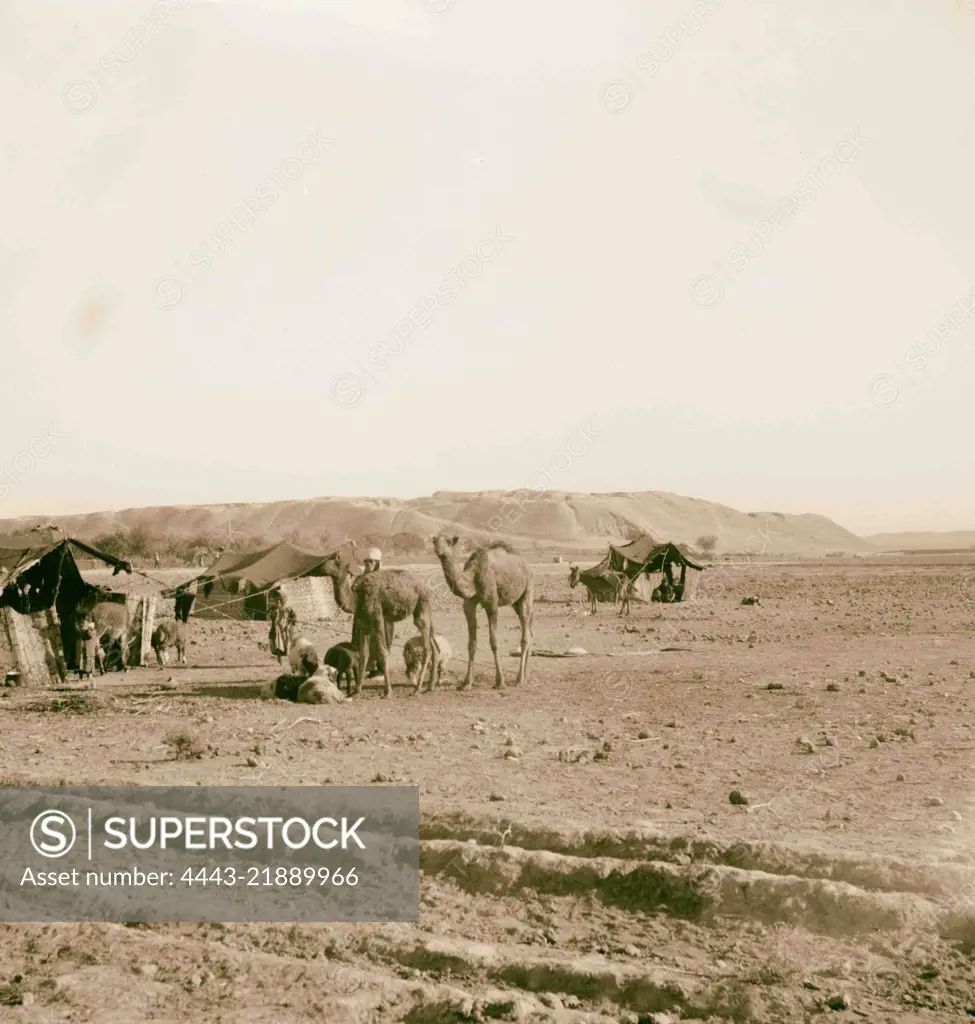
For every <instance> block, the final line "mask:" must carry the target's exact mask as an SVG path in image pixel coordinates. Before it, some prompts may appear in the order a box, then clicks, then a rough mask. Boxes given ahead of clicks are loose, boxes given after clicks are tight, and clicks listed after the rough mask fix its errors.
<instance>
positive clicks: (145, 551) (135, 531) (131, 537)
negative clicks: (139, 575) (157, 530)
mask: <svg viewBox="0 0 975 1024" xmlns="http://www.w3.org/2000/svg"><path fill="white" fill-rule="evenodd" d="M126 546H127V548H128V553H129V555H130V557H132V558H148V557H149V555H150V553H151V552H152V551H154V550H155V548H156V539H155V538H154V537H153V536H152V535H151V534H150V533H149V531H148V530H147V529H146V528H145V527H144V526H133V527H132V529H131V530H129V533H128V536H127V538H126Z"/></svg>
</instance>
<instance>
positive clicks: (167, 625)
mask: <svg viewBox="0 0 975 1024" xmlns="http://www.w3.org/2000/svg"><path fill="white" fill-rule="evenodd" d="M185 629H186V626H185V624H184V623H182V622H177V621H176V620H175V619H162V620H161V621H160V623H159V625H158V626H156V628H155V629H154V630H153V631H152V640H151V643H152V649H153V650H154V651H155V652H156V661H157V662H158V663H159V667H160V668H162V667H163V665H165V664H166V663H167V661H168V655H167V654H166V652H167V651H168V649H169V648H170V647H175V648H176V660H177V661H178V662H179V663H180V664H181V665H185V664H186V636H185V632H184V631H185Z"/></svg>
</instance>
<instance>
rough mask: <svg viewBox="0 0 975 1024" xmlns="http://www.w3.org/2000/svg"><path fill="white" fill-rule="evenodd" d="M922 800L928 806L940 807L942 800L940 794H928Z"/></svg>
mask: <svg viewBox="0 0 975 1024" xmlns="http://www.w3.org/2000/svg"><path fill="white" fill-rule="evenodd" d="M924 802H925V804H926V805H927V806H928V807H941V805H942V804H943V803H944V800H942V799H941V797H940V796H929V797H928V798H927V800H925V801H924Z"/></svg>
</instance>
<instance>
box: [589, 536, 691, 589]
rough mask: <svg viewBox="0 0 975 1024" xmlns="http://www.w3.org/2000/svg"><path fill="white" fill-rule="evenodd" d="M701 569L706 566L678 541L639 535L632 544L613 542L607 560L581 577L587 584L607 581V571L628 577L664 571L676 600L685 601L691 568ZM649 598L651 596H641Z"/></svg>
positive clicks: (606, 556)
mask: <svg viewBox="0 0 975 1024" xmlns="http://www.w3.org/2000/svg"><path fill="white" fill-rule="evenodd" d="M674 566H679V567H680V580H679V581H675V579H674ZM689 568H690V569H696V570H698V571H699V572H700V571H702V570H703V569H704V568H705V567H704V566H703V565H699V564H698V563H697V562H695V561H692V560H691V559H690V558H689V557H688V556H687V555H685V554H684V552H683V551H681V549H680V548H679V547H677V545H676V544H672V543H670V542H669V541H666V542H664V543H660V542H658V541H657V540H655V539H654V538H653V537H652V536H650V534H644V535H643V536H641V537H637V539H636V540H634V541H631V542H630V543H629V544H623V545H620V546H616V545H614V544H610V545H609V550H608V551H607V552H606V555H605V557H604V558H603V560H602V561H601V562H600V563H599V564H598V565H594V566H592V567H591V568H589V569H584V570H583V571H582V572H581V573H580V574H579V578H580V580H581V581H582V582H583V583H586V582H587V581H593V580H604V579H605V578H606V573H607V572H621V573H623V574H624V575H625V576H626V577H627V578H628V579H631V580H633V579H636V578H637V577H638V576H640V575H641V574H643V575H649V574H650V573H656V572H659V573H663V576H664V579H666V580H667V582H668V583H669V584H670V587H671V588H672V589H673V591H674V592H675V600H677V601H680V600H683V597H684V591H685V585H686V577H687V570H688V569H689ZM638 596H639V597H640V598H641V599H642V600H647V599H648V597H649V595H643V594H639V595H638Z"/></svg>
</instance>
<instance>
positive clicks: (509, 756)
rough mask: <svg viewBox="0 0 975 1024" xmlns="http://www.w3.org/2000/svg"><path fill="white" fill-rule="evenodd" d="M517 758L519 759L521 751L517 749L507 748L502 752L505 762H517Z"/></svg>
mask: <svg viewBox="0 0 975 1024" xmlns="http://www.w3.org/2000/svg"><path fill="white" fill-rule="evenodd" d="M519 757H521V751H520V750H519V749H518V748H517V747H509V748H508V749H507V750H506V751H505V752H504V758H505V760H506V761H517V760H518V758H519Z"/></svg>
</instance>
